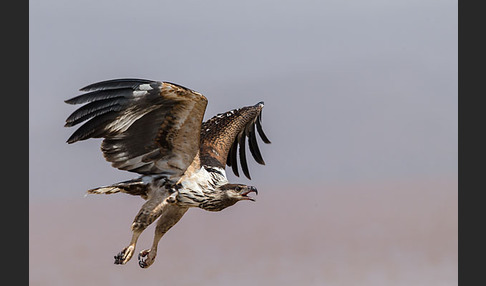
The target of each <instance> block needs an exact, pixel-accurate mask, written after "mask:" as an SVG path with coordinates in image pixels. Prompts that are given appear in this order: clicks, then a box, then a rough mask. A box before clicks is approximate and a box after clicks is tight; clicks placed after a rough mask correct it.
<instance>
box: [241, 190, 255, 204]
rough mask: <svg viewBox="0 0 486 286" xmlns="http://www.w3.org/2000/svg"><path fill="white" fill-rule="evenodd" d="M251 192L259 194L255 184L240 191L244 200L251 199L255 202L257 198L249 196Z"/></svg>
mask: <svg viewBox="0 0 486 286" xmlns="http://www.w3.org/2000/svg"><path fill="white" fill-rule="evenodd" d="M251 192H254V193H255V195H258V190H257V189H256V188H255V187H253V186H249V187H248V188H247V189H246V190H244V191H242V192H241V193H240V195H241V196H242V200H250V201H253V202H254V201H255V199H254V198H252V197H249V196H248V194H249V193H251Z"/></svg>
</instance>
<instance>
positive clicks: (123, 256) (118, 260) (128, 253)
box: [114, 245, 135, 264]
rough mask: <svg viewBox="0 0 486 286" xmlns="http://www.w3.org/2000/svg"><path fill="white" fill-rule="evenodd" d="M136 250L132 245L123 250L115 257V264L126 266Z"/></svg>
mask: <svg viewBox="0 0 486 286" xmlns="http://www.w3.org/2000/svg"><path fill="white" fill-rule="evenodd" d="M134 250H135V247H134V246H132V245H130V246H127V247H125V248H123V250H122V251H120V252H119V253H118V254H117V255H115V256H114V258H115V264H126V263H127V262H128V261H129V260H130V259H131V258H132V255H133V251H134Z"/></svg>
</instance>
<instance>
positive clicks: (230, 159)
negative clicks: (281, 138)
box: [199, 102, 270, 179]
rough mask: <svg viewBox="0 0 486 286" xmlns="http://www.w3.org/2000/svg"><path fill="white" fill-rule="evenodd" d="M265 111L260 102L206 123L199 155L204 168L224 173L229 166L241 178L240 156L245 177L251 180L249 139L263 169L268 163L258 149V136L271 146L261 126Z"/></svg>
mask: <svg viewBox="0 0 486 286" xmlns="http://www.w3.org/2000/svg"><path fill="white" fill-rule="evenodd" d="M262 109H263V102H259V103H257V104H256V105H254V106H247V107H243V108H239V109H234V110H231V111H228V112H226V113H222V114H218V115H216V116H214V117H213V118H211V119H209V120H208V121H206V122H204V123H203V124H202V126H201V149H200V154H199V156H200V159H201V165H207V166H214V167H220V168H223V169H224V167H225V165H228V166H230V167H231V168H232V169H233V172H234V173H235V175H236V176H238V177H239V172H238V165H237V154H239V157H240V164H241V168H242V170H243V173H244V174H245V176H246V177H247V178H248V179H251V177H250V172H249V170H248V164H247V160H246V147H245V145H246V139H247V138H248V145H249V149H250V153H251V154H252V156H253V158H254V159H255V161H257V162H258V163H259V164H262V165H264V164H265V161H263V157H262V154H261V152H260V149H259V148H258V142H257V138H256V133H257V132H258V134H259V135H260V137H261V139H262V140H263V142H265V143H267V144H269V143H270V140H268V138H267V136H266V135H265V133H264V132H263V129H262V125H261V121H262ZM255 127H256V128H255ZM238 146H239V148H238ZM238 149H239V151H238Z"/></svg>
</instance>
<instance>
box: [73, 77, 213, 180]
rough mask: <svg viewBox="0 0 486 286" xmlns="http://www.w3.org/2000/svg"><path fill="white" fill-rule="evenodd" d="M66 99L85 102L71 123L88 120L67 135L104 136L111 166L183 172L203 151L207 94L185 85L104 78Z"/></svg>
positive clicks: (80, 137)
mask: <svg viewBox="0 0 486 286" xmlns="http://www.w3.org/2000/svg"><path fill="white" fill-rule="evenodd" d="M81 91H85V92H87V93H85V94H82V95H80V96H77V97H74V98H72V99H69V100H66V103H69V104H83V103H85V105H83V106H82V107H80V108H79V109H77V110H76V111H74V112H73V113H72V114H71V115H70V116H69V117H68V118H67V119H66V125H65V126H67V127H70V126H74V125H76V124H79V123H81V122H84V121H87V122H85V123H84V124H83V125H82V126H81V127H79V128H78V129H77V130H76V131H75V132H74V133H73V134H72V135H71V137H70V138H69V139H68V140H67V142H68V143H74V142H76V141H81V140H85V139H88V138H104V140H103V142H102V145H101V150H102V151H103V155H104V157H105V159H106V160H107V161H109V162H111V163H112V166H113V167H115V168H118V169H121V170H127V171H131V172H136V173H139V174H145V175H146V174H166V175H169V176H174V177H180V176H182V174H183V173H184V172H185V170H186V169H187V167H188V166H189V165H190V164H191V163H192V161H193V160H194V157H195V156H196V154H197V152H198V150H199V142H200V130H201V124H202V120H203V117H204V112H205V110H206V105H207V99H206V97H204V96H203V95H202V94H200V93H198V92H195V91H193V90H190V89H188V88H185V87H183V86H180V85H177V84H173V83H169V82H159V81H152V80H144V79H117V80H109V81H103V82H99V83H95V84H92V85H89V86H86V87H84V88H82V89H81Z"/></svg>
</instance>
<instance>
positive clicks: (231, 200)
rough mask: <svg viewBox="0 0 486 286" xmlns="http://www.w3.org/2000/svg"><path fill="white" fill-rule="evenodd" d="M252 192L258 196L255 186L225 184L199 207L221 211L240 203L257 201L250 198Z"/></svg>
mask: <svg viewBox="0 0 486 286" xmlns="http://www.w3.org/2000/svg"><path fill="white" fill-rule="evenodd" d="M251 192H254V193H255V194H258V191H257V189H256V188H255V187H253V186H247V185H243V184H224V185H222V186H219V187H218V188H217V189H216V190H215V192H213V195H212V196H211V197H207V198H206V200H205V201H204V202H203V203H202V204H201V205H200V206H199V207H200V208H202V209H205V210H208V211H221V210H223V209H225V208H227V207H230V206H232V205H234V204H236V203H237V202H239V201H243V200H248V201H255V199H254V198H252V197H249V196H248V194H249V193H251Z"/></svg>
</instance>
